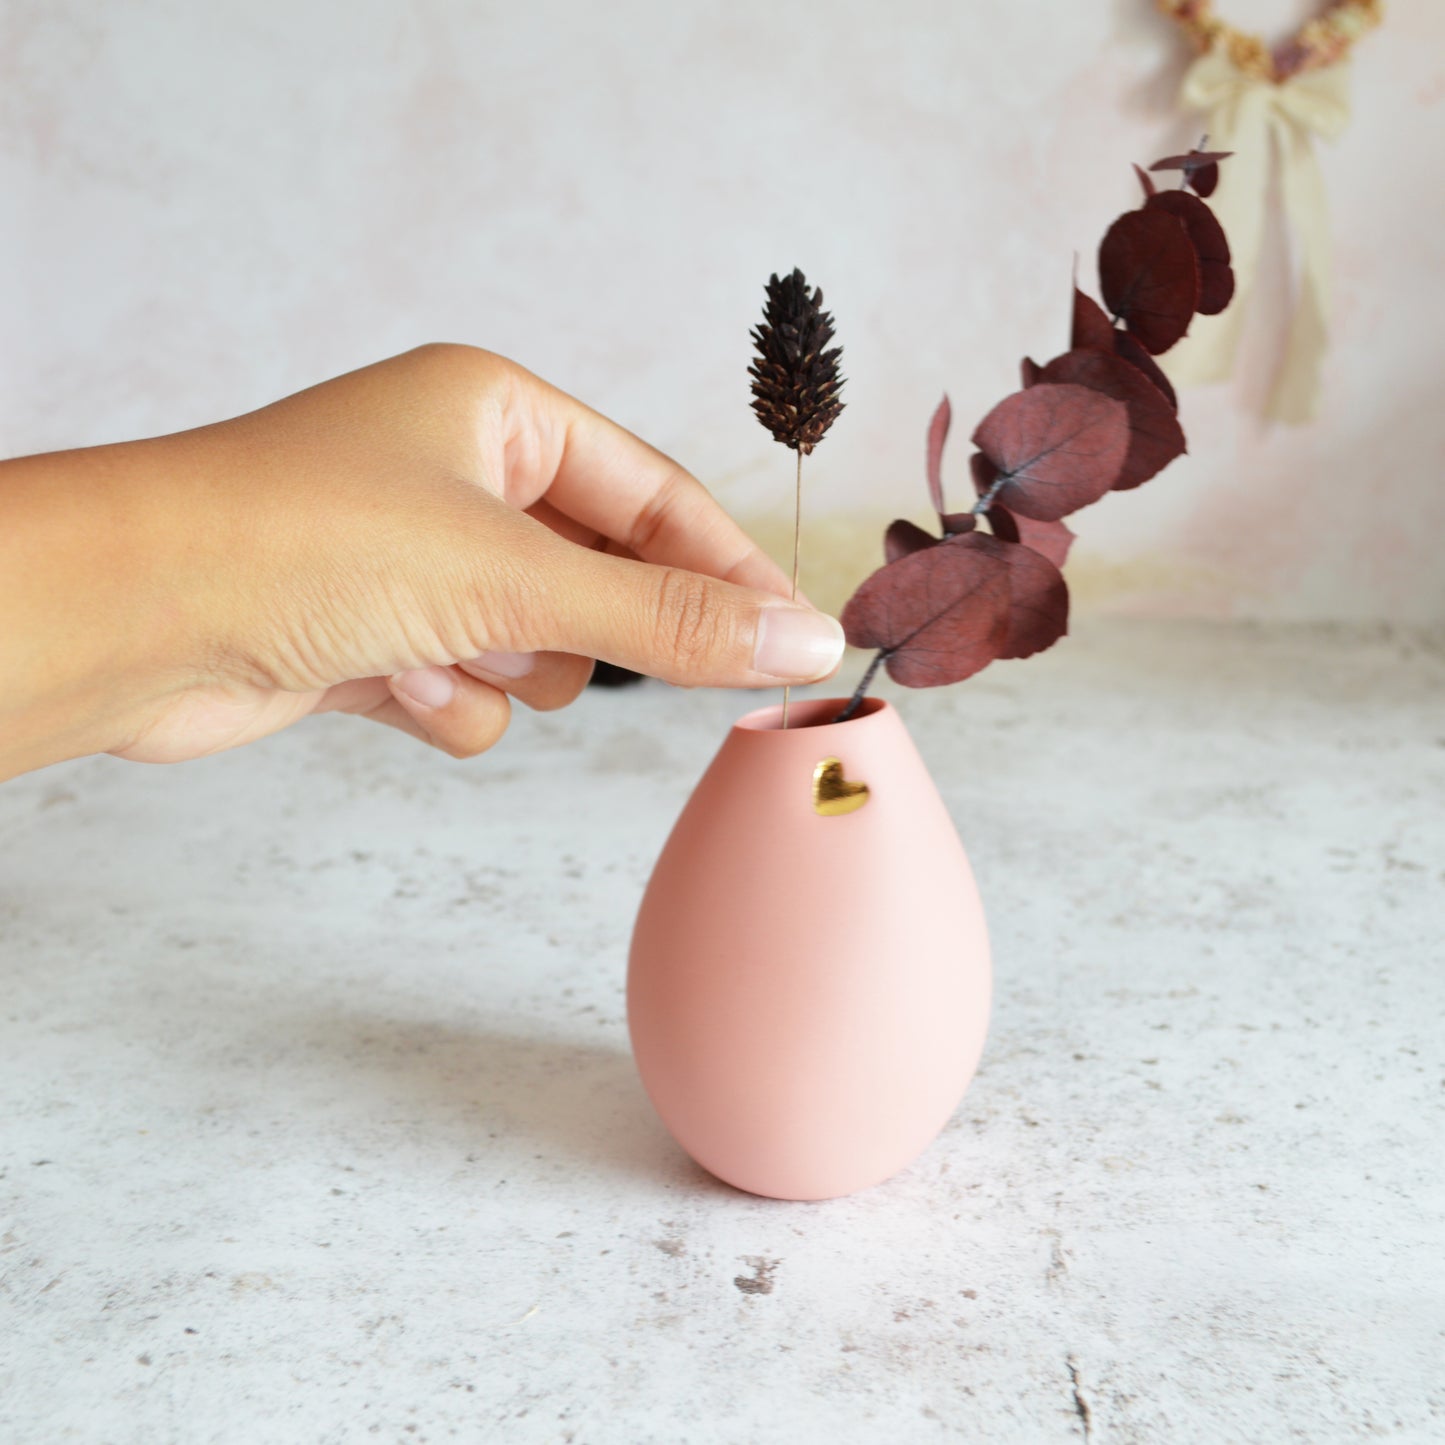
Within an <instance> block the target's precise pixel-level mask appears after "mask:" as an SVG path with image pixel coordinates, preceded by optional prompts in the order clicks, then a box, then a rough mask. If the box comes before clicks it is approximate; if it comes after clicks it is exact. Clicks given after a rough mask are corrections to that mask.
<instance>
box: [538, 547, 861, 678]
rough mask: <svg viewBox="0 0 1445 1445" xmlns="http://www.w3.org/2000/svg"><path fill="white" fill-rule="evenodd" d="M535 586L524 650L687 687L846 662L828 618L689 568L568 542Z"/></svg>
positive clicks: (555, 550)
mask: <svg viewBox="0 0 1445 1445" xmlns="http://www.w3.org/2000/svg"><path fill="white" fill-rule="evenodd" d="M541 563H542V565H541V569H540V576H537V577H536V578H535V579H534V581H535V584H536V591H535V592H534V594H533V599H532V605H533V608H534V614H533V615H532V616H530V617H528V618H523V619H519V625H520V626H521V627H523V628H524V629H525V630H526V631H527V632H529V633H531V634H533V635H532V636H530V637H528V638H527V639H526V640H525V642H524V643H523V645H524V646H525V647H528V648H531V649H535V650H539V651H542V650H545V651H556V652H572V653H578V654H581V655H582V656H584V657H596V658H601V659H602V660H603V661H605V662H611V663H615V664H616V665H618V666H619V667H626V668H630V669H631V670H632V671H633V672H645V673H647V674H649V675H650V676H652V677H660V678H662V679H663V681H664V682H674V683H679V684H681V685H682V686H684V687H768V686H777V685H778V684H779V683H782V682H815V681H817V680H819V679H820V678H824V677H827V676H829V675H830V674H831V673H832V672H833V671H834V670H835V669H836V668H837V666H838V664H839V663H840V662H841V661H842V658H843V629H842V627H841V626H839V624H838V623H837V622H836V621H835V620H834V619H833V618H831V617H829V616H828V615H827V614H826V613H823V612H817V611H815V610H814V609H813V608H811V607H808V606H803V605H800V604H795V603H791V602H788V601H786V600H784V599H780V598H779V597H778V596H777V595H776V594H775V593H772V592H763V591H759V590H757V589H754V588H751V587H739V586H736V585H734V584H733V583H731V582H722V581H719V580H718V579H717V578H715V577H707V576H704V575H703V574H702V573H699V572H689V571H687V570H686V569H685V568H681V567H668V566H660V565H657V564H655V563H650V562H639V561H635V560H633V559H631V558H627V557H616V556H612V555H610V554H608V553H605V552H598V551H594V550H592V549H590V548H586V547H579V546H576V545H574V544H572V543H567V542H563V541H561V540H560V539H558V541H557V543H556V545H555V546H549V547H547V548H545V549H544V555H543V557H542V559H541Z"/></svg>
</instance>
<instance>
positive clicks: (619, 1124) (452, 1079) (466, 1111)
mask: <svg viewBox="0 0 1445 1445" xmlns="http://www.w3.org/2000/svg"><path fill="white" fill-rule="evenodd" d="M277 1022H278V1021H277V1020H272V1021H271V1024H272V1026H273V1027H275V1025H276V1024H277ZM288 1023H289V1026H288V1025H286V1024H283V1025H281V1029H282V1032H283V1034H285V1033H291V1034H292V1036H293V1041H294V1043H295V1044H297V1045H299V1046H300V1048H301V1049H302V1050H304V1052H305V1053H306V1055H308V1063H309V1065H310V1068H309V1069H308V1073H312V1071H313V1070H314V1068H315V1066H316V1063H317V1062H318V1059H317V1055H318V1054H323V1055H325V1056H328V1057H326V1059H325V1068H326V1072H327V1073H328V1074H329V1075H330V1076H331V1080H332V1082H333V1083H334V1081H335V1080H336V1078H338V1077H340V1078H341V1079H343V1080H344V1081H345V1083H346V1085H347V1087H348V1090H349V1091H350V1090H352V1089H364V1090H366V1091H367V1092H368V1093H369V1094H371V1095H373V1096H374V1097H373V1098H372V1100H371V1103H370V1105H369V1107H374V1106H376V1105H380V1106H381V1107H382V1108H384V1109H385V1110H386V1112H387V1115H388V1117H390V1118H392V1119H395V1118H396V1117H397V1116H398V1115H400V1116H401V1117H403V1118H405V1119H407V1120H408V1121H411V1120H414V1122H415V1127H416V1129H417V1130H418V1131H423V1132H424V1133H429V1134H430V1135H431V1136H432V1137H434V1138H436V1139H437V1140H438V1141H439V1142H442V1143H444V1144H445V1146H446V1147H447V1148H448V1149H453V1148H455V1147H457V1145H458V1144H459V1143H462V1144H465V1146H466V1148H467V1153H468V1155H469V1157H473V1158H477V1157H484V1156H485V1155H486V1154H487V1153H488V1152H489V1151H491V1150H495V1151H496V1153H497V1155H498V1158H499V1161H506V1162H508V1164H510V1161H511V1160H514V1159H516V1158H517V1157H518V1156H519V1155H521V1157H523V1158H525V1159H527V1160H528V1161H529V1163H532V1162H535V1161H536V1158H537V1156H541V1157H542V1158H543V1159H544V1160H551V1161H555V1162H557V1163H562V1164H570V1165H572V1166H581V1167H582V1168H585V1169H588V1170H594V1171H595V1170H599V1169H601V1170H606V1171H608V1172H611V1173H613V1174H616V1175H621V1176H624V1177H627V1178H630V1179H633V1180H647V1181H651V1182H653V1183H659V1184H672V1185H674V1186H677V1185H684V1186H686V1187H687V1188H688V1189H690V1190H710V1191H717V1192H719V1193H726V1194H732V1193H734V1192H735V1191H734V1190H733V1189H732V1188H731V1187H730V1186H728V1185H726V1184H723V1183H722V1182H721V1181H720V1180H718V1179H716V1178H715V1177H714V1176H713V1175H711V1174H709V1173H708V1172H707V1171H706V1170H704V1169H702V1168H701V1167H700V1166H699V1165H697V1164H696V1163H694V1162H693V1160H692V1159H691V1158H689V1157H688V1155H687V1154H685V1153H684V1152H683V1150H682V1149H681V1148H680V1147H679V1146H678V1145H677V1144H676V1143H675V1142H674V1141H673V1139H672V1138H671V1136H670V1135H669V1134H668V1133H667V1131H666V1129H664V1128H663V1126H662V1123H661V1121H660V1120H659V1119H658V1118H657V1115H656V1114H655V1113H654V1112H653V1109H652V1105H651V1103H650V1102H649V1101H648V1098H647V1095H646V1093H645V1092H644V1091H643V1088H642V1084H641V1082H640V1081H639V1079H638V1077H637V1070H636V1068H635V1066H634V1064H633V1061H632V1057H631V1055H630V1054H629V1053H628V1052H627V1051H626V1050H624V1049H619V1048H617V1047H616V1046H615V1045H612V1044H605V1043H593V1042H589V1041H587V1040H580V1039H577V1038H568V1037H558V1036H547V1035H535V1034H532V1035H529V1034H523V1033H520V1032H518V1031H516V1029H515V1028H513V1027H509V1026H508V1023H507V1022H506V1021H500V1020H499V1021H492V1020H487V1021H481V1022H478V1023H477V1024H476V1025H474V1026H462V1025H455V1024H450V1023H445V1022H442V1021H439V1020H416V1019H402V1018H395V1017H391V1016H388V1015H386V1014H383V1013H377V1012H372V1013H360V1012H350V1011H348V1012H346V1013H341V1014H331V1015H321V1016H317V1015H313V1016H311V1017H306V1016H305V1015H293V1016H292V1018H291V1019H290V1020H289V1021H288ZM276 1041H277V1040H275V1037H274V1035H273V1042H276ZM282 1046H283V1048H285V1049H286V1052H288V1053H289V1052H290V1049H289V1048H286V1045H285V1043H284V1042H283V1044H282ZM312 1077H314V1073H312Z"/></svg>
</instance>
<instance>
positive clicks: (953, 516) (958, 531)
mask: <svg viewBox="0 0 1445 1445" xmlns="http://www.w3.org/2000/svg"><path fill="white" fill-rule="evenodd" d="M940 520H941V521H942V522H943V530H944V531H945V532H946V533H947V534H948V535H949V536H950V537H961V536H963V535H964V533H966V532H971V531H973V529H974V528H975V527H977V526H978V518H977V517H975V516H974V515H973V513H972V512H946V513H945V514H944V515H943V517H942V518H941V519H940Z"/></svg>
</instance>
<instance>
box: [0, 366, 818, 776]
mask: <svg viewBox="0 0 1445 1445" xmlns="http://www.w3.org/2000/svg"><path fill="white" fill-rule="evenodd" d="M7 503H8V504H9V505H10V511H9V513H4V512H3V511H0V521H3V520H5V518H6V517H7V516H8V517H9V519H10V520H11V521H12V522H14V521H15V519H16V518H18V519H19V520H18V522H15V525H14V526H12V527H10V528H8V529H0V530H4V531H5V532H6V535H8V537H9V542H10V546H11V549H12V551H11V555H10V556H8V557H7V556H3V555H0V574H3V572H4V570H5V569H6V568H9V569H10V572H11V581H10V583H9V584H6V583H5V582H3V581H0V591H3V589H4V588H5V587H6V586H7V585H9V586H11V587H12V588H13V587H15V585H16V584H15V581H14V578H15V577H19V578H20V584H19V592H18V594H17V597H18V600H16V610H17V612H18V617H19V621H20V624H21V637H22V641H21V643H20V644H19V645H18V646H17V645H14V643H13V638H14V636H15V635H16V634H15V633H14V632H13V630H12V633H11V637H12V646H11V648H10V650H9V652H8V653H7V651H6V648H5V644H4V641H3V639H0V676H5V677H6V678H7V679H10V678H12V677H13V678H20V679H27V678H28V679H30V680H29V681H28V682H24V681H22V683H21V685H20V686H19V688H18V692H19V695H20V701H19V703H18V704H17V702H16V694H15V691H14V690H12V692H11V694H10V696H9V698H8V699H7V701H4V702H0V776H6V775H7V774H8V773H9V772H18V771H23V770H24V769H25V768H27V767H34V766H39V765H40V764H41V763H43V762H49V761H55V760H57V759H58V758H60V757H71V756H77V755H79V754H81V753H85V752H111V753H114V754H115V755H117V756H119V757H124V758H131V759H135V760H137V761H143V762H174V761H178V760H181V759H185V758H193V757H199V756H202V755H205V754H207V753H212V752H216V751H219V750H221V749H223V748H229V747H235V746H238V745H239V744H242V743H246V742H250V741H252V740H253V739H256V738H259V737H262V736H265V735H266V734H268V733H272V732H275V731H277V730H278V729H280V728H283V727H286V726H288V725H289V724H291V723H293V722H295V721H297V720H298V719H299V718H302V717H304V716H306V715H308V714H310V713H313V712H327V711H345V712H351V713H357V714H361V715H364V716H366V717H370V718H373V719H375V720H377V721H379V722H385V723H389V724H391V725H393V726H396V727H400V728H402V729H404V730H405V731H407V732H409V733H412V734H413V735H415V736H416V737H418V738H421V739H423V740H424V741H427V742H430V743H434V744H435V745H437V746H438V747H441V748H443V749H445V750H446V751H448V752H449V753H452V754H454V755H456V756H469V755H472V754H475V753H478V752H481V751H482V750H484V749H485V748H487V747H490V746H491V745H492V744H493V743H494V742H496V740H497V739H498V738H499V737H500V736H501V735H502V733H503V731H504V730H505V728H506V726H507V721H508V715H509V696H510V697H516V698H519V699H520V700H521V701H523V702H524V703H527V704H528V705H529V706H532V707H535V708H555V707H560V706H562V705H564V704H566V703H568V702H570V701H572V699H573V698H575V697H576V696H577V695H578V693H579V692H580V691H581V690H582V688H583V687H584V686H585V685H586V682H587V678H588V676H589V674H590V671H591V667H592V661H591V659H593V658H603V659H605V660H607V661H609V662H613V663H617V664H619V665H621V666H624V667H629V668H633V669H635V670H637V671H640V672H646V673H650V674H652V675H654V676H657V677H660V678H664V679H666V680H667V681H670V682H676V683H682V684H686V685H711V686H733V687H762V686H777V685H780V684H781V683H783V682H785V681H792V682H804V681H813V680H815V679H818V678H821V677H825V676H828V675H829V674H830V673H831V672H832V671H834V670H835V668H836V667H837V664H838V662H839V660H840V658H841V656H842V649H843V637H842V631H841V629H840V628H839V627H838V625H837V623H836V622H834V621H833V619H831V618H828V617H825V616H824V615H822V614H820V613H817V612H815V611H813V610H812V609H811V608H809V607H806V606H804V605H802V604H799V605H796V606H795V605H792V604H790V603H789V602H788V601H787V590H788V582H787V579H786V578H785V577H784V575H783V574H782V572H781V570H780V569H779V568H778V567H776V566H775V565H774V564H773V563H772V562H771V561H770V560H769V559H768V558H767V557H766V556H765V555H764V554H763V553H762V552H761V551H760V550H759V549H758V548H757V547H756V546H755V545H754V544H753V543H752V542H751V541H750V540H749V539H748V537H747V536H746V535H745V534H744V533H743V532H742V531H741V529H740V528H738V527H737V526H736V525H735V524H734V523H733V522H732V521H731V520H730V519H729V518H728V517H727V515H726V514H725V513H724V512H723V510H722V509H721V508H720V507H719V506H718V505H717V504H716V503H715V502H714V501H713V500H712V499H711V497H710V496H709V495H708V494H707V492H706V491H705V490H704V488H703V487H702V486H701V484H700V483H699V482H697V481H696V480H695V479H694V478H693V477H691V476H689V475H688V474H687V472H685V471H684V470H683V469H682V468H681V467H679V466H678V465H677V464H676V463H674V462H672V461H669V460H668V459H667V458H666V457H664V456H662V455H661V454H660V453H658V452H656V451H654V450H653V449H652V448H650V447H648V446H646V445H645V444H644V443H643V442H641V441H639V440H638V439H637V438H636V437H634V436H632V435H630V434H629V433H627V432H626V431H624V430H622V429H621V428H620V427H618V426H616V425H615V424H613V423H612V422H609V421H607V420H606V419H605V418H604V417H601V416H599V415H598V414H597V413H596V412H593V411H591V410H589V409H588V408H586V407H585V406H583V405H581V404H580V403H579V402H577V401H574V400H573V399H572V398H570V397H568V396H566V395H565V394H563V393H561V392H559V391H557V390H556V389H555V388H553V387H550V386H548V385H547V384H546V383H545V382H542V381H540V380H539V379H538V378H536V377H535V376H532V375H531V374H530V373H528V372H526V371H525V370H523V369H522V368H520V367H518V366H516V365H515V364H514V363H512V362H509V361H506V360H505V359H503V358H501V357H498V356H494V355H491V354H489V353H487V352H483V351H477V350H474V349H472V348H470V347H458V346H429V347H422V348H420V349H419V350H417V351H412V352H408V353H407V354H405V355H403V356H399V357H394V358H392V359H391V360H389V361H384V362H381V363H379V364H377V365H375V366H370V367H366V368H364V369H363V370H361V371H357V372H352V373H350V374H349V375H346V376H342V377H338V378H337V379H335V380H333V381H328V382H325V383H323V384H322V385H320V386H317V387H313V388H311V389H310V390H308V391H304V392H300V393H298V394H296V395H295V396H291V397H287V398H286V399H284V400H282V401H279V402H277V403H275V404H274V405H272V406H268V407H265V408H263V409H262V410H260V411H257V412H253V413H250V414H248V415H246V416H242V417H238V418H236V419H235V420H232V421H227V422H222V423H219V424H217V425H215V426H209V427H203V428H201V429H199V430H197V431H192V432H183V433H179V434H177V435H175V436H170V437H161V438H157V439H155V440H151V441H144V442H134V443H127V444H123V445H120V446H115V447H102V448H96V449H93V450H90V451H81V452H71V453H61V454H55V455H52V456H43V457H30V458H23V459H21V460H20V461H16V462H10V463H6V464H5V466H4V467H3V468H0V509H3V507H4V506H5V504H7ZM62 513H68V515H69V527H68V528H67V526H66V524H65V522H64V520H62V515H61V514H62ZM27 523H28V525H26V524H27ZM4 545H5V542H4V541H3V540H0V549H3V547H4ZM27 579H28V583H27ZM46 638H49V639H50V642H51V648H50V650H49V651H48V653H47V651H46V648H45V645H44V644H45V640H46ZM56 649H59V651H58V652H57V651H56ZM27 688H28V689H29V692H30V694H31V696H30V698H29V706H28V707H27V705H26V693H27ZM17 720H18V721H17ZM47 720H49V722H48V725H47ZM6 724H10V725H11V726H10V727H9V729H8V731H7V727H6ZM17 739H18V743H17ZM7 742H8V744H9V746H8V748H7V746H6V744H7Z"/></svg>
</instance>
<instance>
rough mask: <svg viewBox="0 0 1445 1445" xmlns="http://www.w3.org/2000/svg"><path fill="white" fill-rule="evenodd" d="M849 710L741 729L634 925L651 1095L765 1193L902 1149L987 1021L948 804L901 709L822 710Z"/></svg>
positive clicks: (828, 705) (831, 1187)
mask: <svg viewBox="0 0 1445 1445" xmlns="http://www.w3.org/2000/svg"><path fill="white" fill-rule="evenodd" d="M843 705H844V703H843V700H842V699H837V698H833V699H823V700H811V701H807V702H802V703H797V704H794V705H793V708H792V711H791V715H790V718H789V724H790V725H789V727H788V729H787V731H783V730H782V729H781V727H780V721H781V709H780V708H779V707H776V706H775V707H767V708H762V709H760V710H759V711H757V712H751V713H748V714H747V715H746V716H745V717H743V718H740V719H739V720H738V722H737V723H736V724H734V726H733V728H732V731H731V732H730V733H729V734H728V736H727V739H726V741H725V742H724V743H723V745H722V748H721V749H720V750H719V752H718V754H717V756H716V758H714V759H713V762H712V765H711V766H710V767H709V768H708V770H707V772H706V773H705V774H704V776H703V778H702V780H701V782H699V783H698V785H697V788H696V790H695V791H694V792H693V794H692V797H691V798H690V799H689V800H688V803H687V806H686V807H685V808H684V809H683V811H682V815H681V816H680V817H679V818H678V820H677V824H676V826H675V827H674V828H673V830H672V835H671V836H670V837H669V838H668V840H667V843H666V846H665V847H664V848H663V850H662V854H661V856H660V857H659V858H658V861H657V866H656V867H655V868H654V870H653V874H652V878H651V881H650V882H649V883H648V885H647V891H646V893H645V895H644V897H643V900H642V906H641V909H640V910H639V912H638V916H637V924H636V928H635V930H634V932H633V937H632V952H631V960H630V963H629V967H628V976H627V1017H628V1025H629V1028H630V1030H631V1036H632V1047H633V1052H634V1054H635V1055H636V1059H637V1067H638V1070H639V1072H640V1074H641V1076H642V1082H643V1086H644V1087H645V1088H646V1090H647V1093H648V1096H649V1098H650V1099H651V1100H652V1103H653V1105H654V1106H655V1107H656V1109H657V1112H658V1114H659V1115H661V1117H662V1121H663V1123H664V1124H665V1125H666V1126H667V1128H668V1130H669V1131H670V1132H671V1133H672V1135H673V1137H674V1138H675V1139H676V1140H677V1141H678V1143H679V1144H681V1145H682V1147H683V1148H684V1149H685V1150H687V1152H688V1153H689V1154H691V1155H692V1157H693V1158H694V1159H695V1160H696V1161H697V1162H698V1163H699V1164H701V1165H702V1166H703V1167H704V1168H705V1169H708V1170H710V1171H711V1172H712V1173H713V1174H715V1175H717V1176H718V1177H719V1178H720V1179H724V1180H726V1181H727V1182H728V1183H729V1184H733V1185H736V1186H737V1187H738V1188H739V1189H745V1190H748V1191H750V1192H751V1193H754V1194H763V1195H768V1196H771V1197H772V1198H776V1199H828V1198H832V1197H834V1196H836V1195H840V1194H851V1193H853V1192H854V1191H856V1190H859V1189H864V1188H867V1187H868V1186H869V1185H871V1184H877V1183H879V1182H881V1181H882V1180H884V1179H887V1178H889V1177H890V1176H891V1175H892V1174H894V1173H896V1172H897V1171H898V1170H900V1169H902V1168H903V1167H904V1166H905V1165H906V1164H908V1163H909V1162H910V1161H911V1160H913V1159H914V1158H916V1157H917V1155H918V1154H920V1153H921V1152H922V1151H923V1150H924V1149H925V1148H926V1147H927V1146H928V1144H929V1143H930V1142H931V1141H932V1140H933V1139H934V1137H935V1136H936V1135H937V1134H938V1132H939V1131H940V1130H941V1129H942V1128H943V1126H944V1124H945V1123H947V1121H948V1119H949V1116H950V1115H951V1114H952V1113H953V1111H954V1109H955V1108H956V1107H957V1106H958V1102H959V1100H960V1099H961V1098H962V1096H963V1092H964V1090H965V1089H966V1088H967V1087H968V1083H969V1080H970V1079H972V1077H973V1073H974V1070H975V1069H976V1068H977V1066H978V1059H979V1054H980V1053H981V1052H982V1049H983V1040H984V1034H985V1031H986V1029H987V1026H988V1014H989V1002H990V995H991V982H992V972H991V968H990V963H989V949H988V935H987V930H986V927H985V924H984V916H983V909H982V906H981V905H980V903H979V897H978V890H977V888H976V887H975V885H974V880H973V873H972V870H971V869H970V868H969V864H968V859H967V857H966V856H965V855H964V851H963V846H962V844H961V843H960V842H959V839H958V834H957V832H956V831H955V829H954V826H953V823H952V821H951V819H950V818H949V816H948V811H947V809H945V807H944V806H943V800H942V799H941V798H940V797H939V796H938V791H937V789H936V788H935V787H934V785H933V780H932V779H931V778H930V777H929V775H928V771H927V769H926V768H925V767H924V764H923V760H922V759H921V758H920V757H919V755H918V750H917V749H916V748H915V747H914V745H913V740H912V739H911V738H910V737H909V736H908V732H907V730H906V729H905V728H904V726H903V722H902V720H901V719H900V718H899V716H898V713H897V712H896V711H895V710H894V709H893V708H892V707H891V706H890V705H889V704H888V703H886V702H883V701H882V700H880V699H876V698H874V699H869V700H868V701H867V702H865V703H864V705H863V707H862V709H861V710H860V712H859V713H858V714H857V715H855V716H854V717H853V718H851V719H849V720H848V721H847V722H844V723H833V722H828V721H827V719H829V718H832V717H834V716H836V715H837V713H838V712H839V711H840V710H841V709H842V707H843ZM859 784H862V785H865V786H866V791H864V790H862V789H860V788H859V787H858V785H859Z"/></svg>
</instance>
